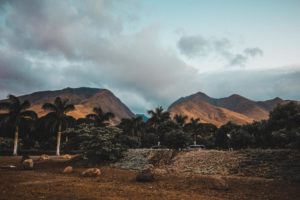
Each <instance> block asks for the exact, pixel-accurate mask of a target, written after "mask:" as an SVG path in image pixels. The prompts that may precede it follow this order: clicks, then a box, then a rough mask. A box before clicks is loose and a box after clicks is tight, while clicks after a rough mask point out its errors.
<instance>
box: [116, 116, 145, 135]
mask: <svg viewBox="0 0 300 200" xmlns="http://www.w3.org/2000/svg"><path fill="white" fill-rule="evenodd" d="M144 125H145V122H144V121H143V118H142V117H141V116H138V117H134V118H131V119H127V118H126V119H122V121H121V123H120V124H119V127H120V128H121V129H122V130H123V131H124V132H125V133H127V134H129V135H131V136H136V137H139V138H141V133H142V131H143V129H144Z"/></svg>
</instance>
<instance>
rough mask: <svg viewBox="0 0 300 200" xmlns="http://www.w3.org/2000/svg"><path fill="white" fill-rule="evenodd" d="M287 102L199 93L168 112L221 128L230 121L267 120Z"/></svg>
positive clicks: (179, 101) (188, 97)
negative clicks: (212, 95)
mask: <svg viewBox="0 0 300 200" xmlns="http://www.w3.org/2000/svg"><path fill="white" fill-rule="evenodd" d="M285 102H287V101H285V100H282V99H280V98H275V99H271V100H267V101H253V100H250V99H247V98H245V97H243V96H240V95H237V94H233V95H231V96H229V97H225V98H219V99H218V98H212V97H209V96H208V95H206V94H204V93H202V92H198V93H196V94H193V95H190V96H187V97H182V98H180V99H178V100H177V101H175V102H174V103H173V104H171V105H170V107H169V109H168V110H169V111H170V112H171V114H172V115H175V114H183V115H187V116H188V117H189V118H191V117H193V118H200V120H201V121H202V122H204V123H212V124H215V125H216V126H221V125H222V124H225V123H227V122H228V121H233V122H235V123H237V124H246V123H251V122H252V121H260V120H263V119H267V118H268V117H269V112H270V111H271V110H273V109H274V108H275V107H276V105H277V104H281V103H285Z"/></svg>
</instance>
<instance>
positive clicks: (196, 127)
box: [185, 118, 200, 145]
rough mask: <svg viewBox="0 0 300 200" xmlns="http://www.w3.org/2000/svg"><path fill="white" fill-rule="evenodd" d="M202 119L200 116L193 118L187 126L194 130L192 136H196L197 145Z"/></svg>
mask: <svg viewBox="0 0 300 200" xmlns="http://www.w3.org/2000/svg"><path fill="white" fill-rule="evenodd" d="M199 121H200V119H199V118H196V119H194V118H191V120H190V122H189V123H187V124H186V126H185V128H186V129H187V130H188V131H190V132H192V136H193V137H194V145H197V136H198V132H199V130H200V123H199Z"/></svg>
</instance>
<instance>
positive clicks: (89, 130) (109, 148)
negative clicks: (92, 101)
mask: <svg viewBox="0 0 300 200" xmlns="http://www.w3.org/2000/svg"><path fill="white" fill-rule="evenodd" d="M64 134H67V135H70V140H69V142H68V143H67V144H66V146H69V147H70V144H72V145H73V147H75V148H74V149H73V150H82V151H83V154H84V156H85V157H87V158H88V159H89V160H93V161H95V162H99V161H115V160H117V159H119V158H120V157H121V155H122V152H123V151H124V150H126V149H127V146H126V145H125V144H123V143H122V141H120V136H121V135H122V131H121V130H120V129H119V128H116V127H94V126H91V125H86V124H81V125H79V126H78V127H76V128H74V129H69V130H66V131H65V132H64ZM76 148H78V149H76Z"/></svg>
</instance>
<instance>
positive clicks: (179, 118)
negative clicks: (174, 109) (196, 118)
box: [173, 114, 188, 127]
mask: <svg viewBox="0 0 300 200" xmlns="http://www.w3.org/2000/svg"><path fill="white" fill-rule="evenodd" d="M173 119H174V120H175V122H176V124H178V125H179V126H180V127H183V126H184V125H185V122H186V120H187V119H188V117H187V116H186V115H181V114H176V115H175V116H174V118H173Z"/></svg>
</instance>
